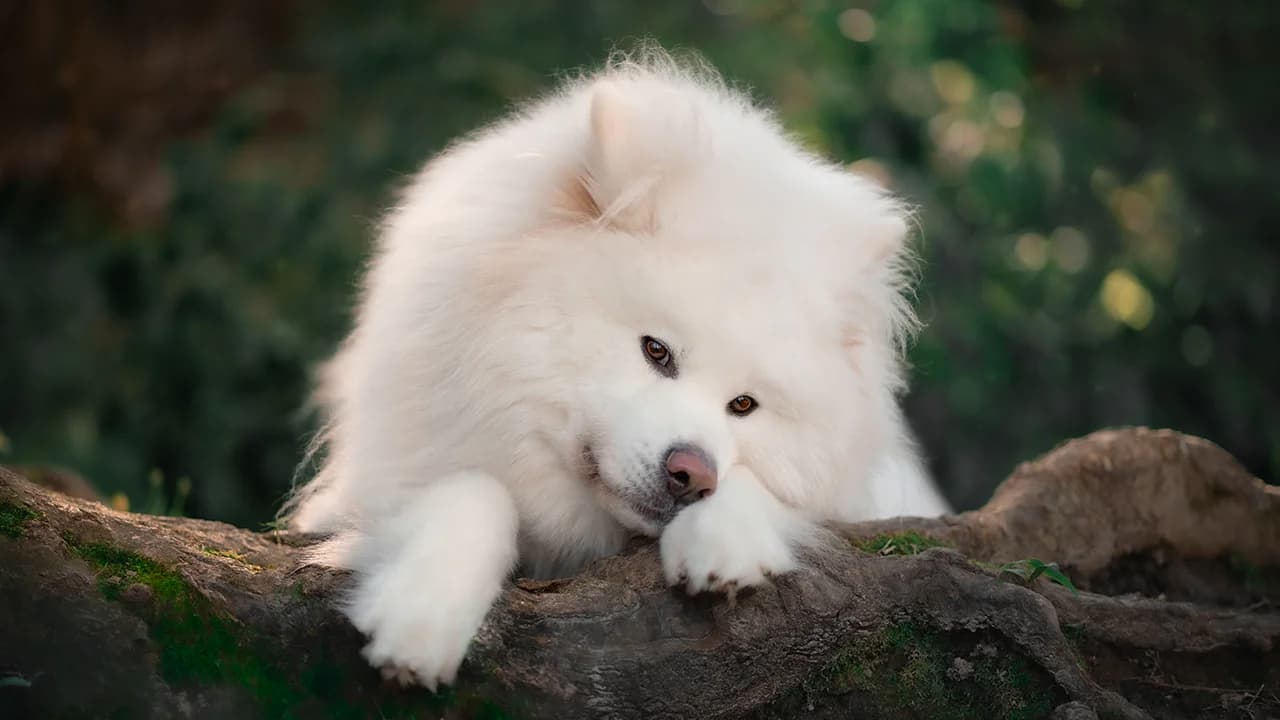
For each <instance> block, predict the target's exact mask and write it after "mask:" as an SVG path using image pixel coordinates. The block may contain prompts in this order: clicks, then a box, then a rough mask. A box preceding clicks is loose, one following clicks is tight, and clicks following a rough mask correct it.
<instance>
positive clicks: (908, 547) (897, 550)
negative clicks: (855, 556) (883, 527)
mask: <svg viewBox="0 0 1280 720" xmlns="http://www.w3.org/2000/svg"><path fill="white" fill-rule="evenodd" d="M854 546H855V547H857V548H858V549H859V550H862V551H863V552H869V553H876V554H877V555H915V554H916V553H921V552H924V551H925V550H928V549H929V548H933V547H949V546H948V545H947V544H946V543H944V542H942V541H941V540H938V539H937V538H933V537H929V536H928V535H922V534H920V533H918V532H916V531H914V530H908V531H906V532H900V533H890V534H887V535H877V536H875V537H873V538H871V539H869V540H863V541H859V542H855V543H854Z"/></svg>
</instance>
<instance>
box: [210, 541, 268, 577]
mask: <svg viewBox="0 0 1280 720" xmlns="http://www.w3.org/2000/svg"><path fill="white" fill-rule="evenodd" d="M200 551H201V552H203V553H204V554H206V555H212V556H214V557H220V558H226V559H228V560H234V561H236V562H237V563H240V564H241V565H243V566H244V567H246V568H248V569H249V571H250V572H255V573H257V572H262V569H263V568H262V566H261V565H255V564H254V563H251V562H249V558H248V557H246V556H245V554H244V553H240V552H236V551H235V550H219V549H218V548H210V547H202V548H200Z"/></svg>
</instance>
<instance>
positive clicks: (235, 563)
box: [0, 429, 1280, 720]
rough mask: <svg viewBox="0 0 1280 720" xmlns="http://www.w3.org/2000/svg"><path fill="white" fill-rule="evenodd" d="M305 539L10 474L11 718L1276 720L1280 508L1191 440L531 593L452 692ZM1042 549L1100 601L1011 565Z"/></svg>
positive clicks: (1068, 459) (512, 599)
mask: <svg viewBox="0 0 1280 720" xmlns="http://www.w3.org/2000/svg"><path fill="white" fill-rule="evenodd" d="M305 542H306V538H302V537H296V536H291V535H289V534H287V533H270V532H269V533H255V532H249V531H246V530H242V529H238V528H234V527H230V526H227V525H224V524H220V523H215V522H208V521H203V520H191V519H175V518H163V517H151V516H144V515H133V514H127V513H119V512H115V511H112V510H109V509H107V508H105V507H103V506H102V505H100V504H96V503H92V502H87V501H83V500H75V499H71V498H68V497H65V496H62V495H58V494H56V493H52V492H49V491H47V490H45V489H42V488H39V487H37V486H35V485H32V484H30V483H28V482H26V481H25V480H22V479H19V478H18V477H17V476H16V475H13V474H11V473H7V472H4V471H2V470H0V715H2V716H4V717H41V718H44V717H86V716H88V717H137V718H144V717H157V718H159V717H234V718H247V717H290V716H292V717H348V716H349V717H410V716H412V717H437V716H445V717H474V716H487V717H529V718H574V717H616V718H657V717H694V718H699V719H700V720H702V719H709V718H736V717H753V718H783V717H799V716H805V717H830V718H834V717H886V718H899V717H904V718H905V717H923V718H979V717H982V718H987V717H1024V718H1035V717H1050V716H1052V717H1055V718H1092V717H1095V716H1096V717H1114V718H1134V719H1136V718H1148V717H1151V718H1179V717H1188V718H1190V717H1241V718H1270V717H1276V716H1280V698H1278V697H1277V695H1278V694H1280V610H1278V605H1280V571H1278V568H1280V491H1278V489H1277V488H1276V487H1271V486H1267V485H1264V484H1263V483H1262V482H1261V481H1259V480H1257V479H1256V478H1253V477H1251V476H1250V475H1249V474H1248V473H1247V472H1246V471H1244V470H1243V469H1242V468H1241V467H1240V466H1239V465H1238V464H1237V463H1236V462H1235V461H1234V460H1233V459H1232V458H1231V457H1230V456H1229V455H1228V454H1227V453H1226V452H1224V451H1223V450H1221V449H1220V448H1218V447H1217V446H1215V445H1212V444H1211V443H1208V442H1206V441H1204V440H1200V439H1196V438H1191V437H1187V436H1184V435H1180V434H1178V433H1174V432H1169V431H1152V430H1146V429H1127V430H1116V431H1105V432H1099V433H1095V434H1093V435H1090V436H1088V437H1086V438H1084V439H1081V440H1076V441H1073V442H1069V443H1067V444H1065V445H1063V446H1062V447H1060V448H1058V449H1056V450H1055V451H1053V452H1052V453H1050V454H1048V455H1047V456H1045V457H1044V458H1042V459H1040V460H1037V461H1035V462H1031V463H1027V464H1024V465H1022V466H1021V467H1019V468H1017V469H1016V471H1015V472H1014V473H1013V475H1012V477H1010V478H1009V479H1008V480H1007V481H1006V482H1005V483H1004V484H1003V485H1001V487H1000V488H999V490H998V491H997V492H996V494H995V496H994V497H993V498H992V500H991V501H990V502H989V503H988V504H987V505H986V506H985V507H984V508H982V509H981V510H977V511H974V512H970V513H964V514H961V515H958V516H955V517H948V518H943V519H939V520H921V519H909V518H908V519H897V520H891V521H879V522H873V523H863V524H858V525H849V526H843V527H839V528H834V531H833V541H832V544H831V547H830V548H828V549H826V550H824V551H823V552H821V553H818V554H815V555H814V556H813V557H811V558H809V559H808V563H807V565H806V569H804V570H801V571H799V572H796V573H793V574H790V575H787V576H784V577H781V578H778V579H777V580H776V582H775V583H774V584H773V585H771V586H768V587H765V588H761V589H758V590H756V591H754V592H749V593H745V594H743V595H740V596H739V597H738V599H737V602H736V604H734V605H730V604H729V603H728V602H726V601H725V600H724V599H723V598H720V597H712V596H703V597H697V598H689V597H686V596H684V595H682V594H680V593H677V592H674V591H672V590H669V589H668V588H666V587H665V586H664V584H663V582H662V578H661V573H660V571H659V565H658V562H657V557H656V548H655V547H654V546H653V545H652V544H651V543H647V544H642V543H638V544H637V545H636V546H634V547H633V548H631V549H630V550H629V551H628V552H626V553H624V554H622V555H621V556H618V557H614V558H608V559H605V560H602V561H600V562H598V563H596V564H594V565H593V566H592V567H590V568H589V569H588V570H587V571H586V572H584V573H582V574H581V575H579V576H577V577H573V578H567V579H563V580H555V581H540V582H534V581H527V580H516V581H514V582H513V583H512V584H511V585H510V586H509V587H508V589H507V590H506V591H505V593H504V594H503V596H502V598H501V600H500V602H499V603H498V604H497V606H496V607H495V608H494V610H493V612H492V613H491V614H490V616H489V618H488V620H487V622H486V624H485V627H484V629H483V630H482V632H481V634H480V636H479V638H478V639H477V641H476V643H475V645H474V647H473V649H472V652H471V654H470V656H469V658H468V661H467V663H466V664H465V665H464V668H463V674H462V677H461V678H460V680H459V683H458V685H457V687H456V688H454V689H452V690H449V691H448V692H445V693H443V694H442V695H439V696H433V695H431V694H430V693H428V692H427V691H425V690H421V689H411V690H402V689H400V688H398V687H394V686H391V685H387V684H385V683H384V682H383V681H382V680H381V678H380V676H379V675H378V674H377V673H376V672H375V671H373V670H371V669H369V668H368V667H366V666H365V664H364V662H363V661H362V659H361V658H360V655H359V648H360V647H361V645H362V641H361V638H360V636H359V634H358V633H357V632H356V631H355V630H354V629H353V628H351V627H350V626H349V625H348V624H347V623H346V622H345V621H343V620H342V618H341V617H340V616H339V615H338V614H337V613H336V612H334V610H333V609H332V607H333V605H332V602H333V601H334V600H335V598H337V597H339V595H340V592H341V590H342V588H343V587H344V586H345V585H346V583H347V578H346V577H345V576H344V575H343V574H341V573H337V572H333V571H328V570H324V569H320V568H314V567H299V566H298V563H297V561H298V557H299V550H298V548H299V547H300V546H301V545H303V544H305ZM1028 558H1036V559H1040V560H1044V561H1052V562H1057V563H1059V564H1060V565H1061V566H1062V568H1063V569H1064V570H1065V571H1066V572H1067V573H1068V574H1069V575H1070V576H1071V578H1072V579H1073V580H1074V581H1075V582H1076V584H1077V585H1078V586H1079V588H1080V592H1079V593H1078V594H1076V593H1075V592H1073V591H1072V590H1069V589H1067V588H1065V587H1062V586H1060V585H1057V584H1054V583H1052V582H1049V581H1048V580H1046V579H1045V578H1044V577H1043V576H1042V577H1040V578H1039V579H1037V580H1035V581H1033V582H1031V583H1029V584H1028V583H1024V582H1022V581H1020V580H1018V579H1017V578H1015V577H1013V576H1012V575H1010V574H1009V573H1002V572H1001V571H1000V569H999V564H1001V563H1005V562H1009V561H1017V560H1024V559H1028Z"/></svg>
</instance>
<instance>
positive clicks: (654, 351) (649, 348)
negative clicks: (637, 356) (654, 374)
mask: <svg viewBox="0 0 1280 720" xmlns="http://www.w3.org/2000/svg"><path fill="white" fill-rule="evenodd" d="M640 347H641V348H642V349H643V350H644V356H645V357H646V358H647V359H648V360H649V362H650V363H651V364H652V365H653V367H654V369H655V370H657V371H658V372H660V373H662V374H663V375H666V376H667V377H675V373H676V368H675V365H673V364H672V362H671V349H670V348H668V347H667V345H666V343H664V342H662V341H661V340H658V339H656V338H652V337H649V336H648V335H645V336H644V337H642V338H640Z"/></svg>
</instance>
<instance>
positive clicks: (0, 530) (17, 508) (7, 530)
mask: <svg viewBox="0 0 1280 720" xmlns="http://www.w3.org/2000/svg"><path fill="white" fill-rule="evenodd" d="M38 517H40V513H38V512H36V511H35V510H32V509H31V508H29V507H27V506H26V505H20V504H18V503H11V502H0V535H7V536H9V537H11V538H19V537H22V531H23V527H24V526H26V524H27V523H28V522H30V521H32V520H35V519H36V518H38Z"/></svg>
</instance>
